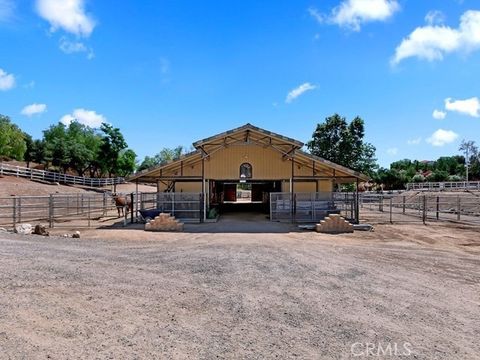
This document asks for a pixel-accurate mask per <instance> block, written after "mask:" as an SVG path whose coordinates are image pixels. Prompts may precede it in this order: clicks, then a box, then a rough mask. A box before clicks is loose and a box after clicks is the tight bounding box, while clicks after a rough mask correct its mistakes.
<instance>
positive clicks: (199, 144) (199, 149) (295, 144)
mask: <svg viewBox="0 0 480 360" xmlns="http://www.w3.org/2000/svg"><path fill="white" fill-rule="evenodd" d="M247 131H251V132H253V133H257V134H261V135H262V136H265V137H270V138H272V139H275V140H278V141H281V142H282V143H285V144H289V145H292V149H294V150H295V154H296V155H297V156H298V157H301V158H303V159H309V160H311V161H315V162H318V163H320V164H321V165H323V166H326V167H329V168H332V169H335V170H338V171H340V172H342V173H344V174H347V175H348V176H351V177H352V178H358V179H360V180H363V181H367V180H368V179H369V177H368V176H366V175H365V174H362V173H360V172H358V171H355V170H352V169H349V168H347V167H345V166H342V165H339V164H335V163H333V162H331V161H329V160H326V159H323V158H321V157H318V156H315V155H312V154H310V153H307V152H305V151H302V150H301V148H302V147H303V145H304V144H303V143H302V142H301V141H298V140H295V139H292V138H289V137H286V136H283V135H280V134H277V133H274V132H271V131H268V130H264V129H261V128H259V127H256V126H253V125H252V124H250V123H247V124H245V125H243V126H240V127H238V128H235V129H232V130H228V131H225V132H223V133H220V134H217V135H214V136H210V137H208V138H205V139H202V140H198V141H196V142H194V143H193V146H194V147H195V148H196V150H194V151H192V152H191V153H188V154H185V155H182V156H181V157H180V158H179V159H177V160H172V161H169V162H167V163H165V164H162V165H157V166H154V167H152V168H149V169H146V170H143V171H140V172H138V173H136V174H133V175H131V176H130V177H129V178H128V179H127V180H129V181H131V180H136V179H141V178H142V177H143V178H149V177H150V176H149V175H153V174H155V173H156V172H157V171H160V170H163V169H165V168H169V167H171V166H174V165H176V164H180V163H182V162H188V161H189V160H193V159H194V158H196V157H197V156H198V160H201V158H202V156H203V146H205V145H208V144H211V143H212V142H214V141H215V140H219V139H225V138H227V137H232V136H234V135H236V134H237V135H238V134H240V133H244V132H247ZM195 161H197V160H195Z"/></svg>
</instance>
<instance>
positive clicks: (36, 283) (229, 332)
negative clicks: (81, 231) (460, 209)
mask: <svg viewBox="0 0 480 360" xmlns="http://www.w3.org/2000/svg"><path fill="white" fill-rule="evenodd" d="M385 229H390V230H388V231H387V230H382V229H378V231H377V232H376V233H359V234H357V233H355V234H352V235H351V236H349V235H345V236H328V235H318V234H314V233H279V234H260V233H258V234H255V233H252V234H221V233H220V234H211V233H209V234H206V233H189V234H187V233H182V234H149V235H147V234H145V233H143V232H141V233H142V236H143V238H142V237H139V238H135V240H134V239H132V238H133V236H132V235H131V234H134V233H135V231H134V232H131V233H129V234H130V235H129V237H130V239H129V238H127V239H121V237H120V236H118V238H117V239H110V240H105V239H101V238H98V237H99V235H98V234H96V235H95V236H94V234H92V237H97V238H93V239H84V238H82V239H65V238H57V237H50V238H42V237H33V236H31V237H30V236H25V237H20V236H16V235H9V234H0V358H2V359H3V358H25V359H36V358H39V359H45V358H49V357H50V358H54V359H58V358H60V359H65V358H112V359H123V358H128V359H132V358H178V359H183V358H202V359H210V358H217V357H220V358H255V359H257V358H275V357H277V358H301V359H322V358H325V359H343V358H350V357H354V355H362V356H363V355H372V354H373V355H379V354H380V355H381V354H384V355H385V354H386V356H384V357H386V358H396V356H394V355H395V354H396V355H397V357H399V358H420V359H434V358H435V359H478V358H480V345H479V342H478V339H479V338H480V286H479V284H480V257H479V252H478V251H476V249H477V248H478V247H476V246H477V245H478V244H477V243H475V242H474V243H472V244H473V245H472V246H465V247H464V248H465V250H462V249H460V248H457V247H452V248H449V247H446V246H443V245H436V244H437V243H438V242H437V243H434V244H431V243H429V241H423V242H421V241H420V240H418V239H421V237H420V235H418V239H417V238H415V239H411V241H410V240H409V239H408V236H409V235H408V233H407V232H405V233H403V234H402V233H401V232H400V231H394V229H395V228H393V227H392V228H385ZM391 229H393V230H391ZM123 231H124V232H125V230H123ZM431 231H432V230H431V229H428V230H425V231H424V232H425V236H427V235H428V234H430V233H431ZM458 231H459V230H452V231H451V233H456V232H458ZM138 233H140V232H138ZM444 233H445V232H439V233H438V234H440V235H438V237H437V240H438V239H440V240H442V239H443V238H442V236H444V235H442V234H444ZM112 234H113V235H112ZM471 234H472V236H474V235H475V234H477V237H478V232H471ZM445 236H446V235H445ZM110 237H113V238H116V236H115V233H110ZM467 237H468V236H467ZM443 240H445V239H443ZM388 349H390V352H388ZM379 351H380V353H379ZM381 351H387V353H382V352H381ZM390 355H392V356H390ZM406 355H410V356H406ZM362 356H358V357H356V358H362ZM365 357H367V356H365ZM370 358H372V356H370ZM376 358H378V357H376Z"/></svg>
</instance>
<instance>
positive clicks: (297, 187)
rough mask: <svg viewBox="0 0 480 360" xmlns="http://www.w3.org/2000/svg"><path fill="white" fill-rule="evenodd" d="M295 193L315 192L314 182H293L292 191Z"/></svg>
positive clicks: (315, 185)
mask: <svg viewBox="0 0 480 360" xmlns="http://www.w3.org/2000/svg"><path fill="white" fill-rule="evenodd" d="M293 190H294V191H295V192H297V193H298V192H316V191H317V184H316V182H313V181H310V182H306V181H304V182H298V181H295V183H294V189H293Z"/></svg>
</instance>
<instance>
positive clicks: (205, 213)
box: [202, 155, 207, 222]
mask: <svg viewBox="0 0 480 360" xmlns="http://www.w3.org/2000/svg"><path fill="white" fill-rule="evenodd" d="M202 203H203V204H202V208H203V216H202V221H203V222H205V221H206V220H207V199H206V196H205V157H204V156H203V155H202Z"/></svg>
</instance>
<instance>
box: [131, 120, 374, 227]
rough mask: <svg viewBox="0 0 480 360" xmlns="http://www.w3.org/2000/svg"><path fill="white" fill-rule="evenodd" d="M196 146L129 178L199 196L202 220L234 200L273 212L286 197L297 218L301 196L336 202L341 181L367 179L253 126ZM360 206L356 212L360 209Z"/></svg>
mask: <svg viewBox="0 0 480 360" xmlns="http://www.w3.org/2000/svg"><path fill="white" fill-rule="evenodd" d="M193 146H194V148H195V150H194V151H193V152H191V153H189V154H186V155H184V156H182V157H181V158H180V159H178V160H176V161H172V162H169V163H167V164H165V165H161V166H157V167H154V168H151V169H147V170H144V171H142V172H139V173H136V174H135V175H133V176H131V177H130V178H129V181H136V182H141V183H155V184H156V185H157V191H158V192H159V193H174V194H179V193H185V194H191V193H198V194H200V195H201V197H200V201H201V204H200V208H201V209H200V210H201V215H200V216H199V218H200V220H202V218H203V219H206V218H207V214H208V211H209V210H210V209H212V208H219V209H220V210H221V209H225V208H226V207H227V206H230V209H231V208H232V207H235V206H236V205H235V204H237V205H241V207H242V209H243V210H245V209H248V208H249V207H250V208H251V209H252V211H253V210H258V209H263V210H264V211H266V212H269V211H270V212H271V211H272V209H271V207H272V203H271V202H272V200H283V204H284V205H283V206H284V208H285V207H286V208H288V209H286V210H287V213H289V214H290V217H294V216H295V208H296V207H295V204H294V203H293V202H292V201H293V200H294V199H296V197H297V196H300V197H301V198H302V199H307V198H308V199H314V201H315V199H316V200H318V201H327V200H332V199H333V191H334V189H335V185H336V184H338V183H355V182H357V183H358V181H365V180H368V178H367V177H366V176H365V175H363V174H361V173H359V172H357V171H354V170H351V169H348V168H346V167H344V166H341V165H338V164H334V163H332V162H330V161H328V160H325V159H322V158H320V157H317V156H314V155H311V154H309V153H306V152H304V151H303V150H302V147H303V146H304V144H303V143H302V142H300V141H298V140H295V139H292V138H289V137H286V136H282V135H279V134H276V133H273V132H271V131H267V130H264V129H261V128H259V127H256V126H253V125H251V124H246V125H243V126H241V127H238V128H236V129H233V130H229V131H226V132H223V133H220V134H217V135H214V136H211V137H208V138H206V139H203V140H199V141H196V142H194V143H193ZM245 194H247V198H246V199H245V198H243V197H244V195H245ZM273 195H275V196H273ZM272 196H273V197H272ZM285 201H287V203H286V202H285ZM288 201H290V202H288ZM303 206H305V204H303ZM315 206H316V205H315V204H313V210H315ZM355 206H356V205H355ZM356 207H357V208H356V209H353V208H352V212H353V211H354V210H355V212H356V213H358V206H356ZM297 208H298V207H297ZM355 218H358V215H357V216H355Z"/></svg>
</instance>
